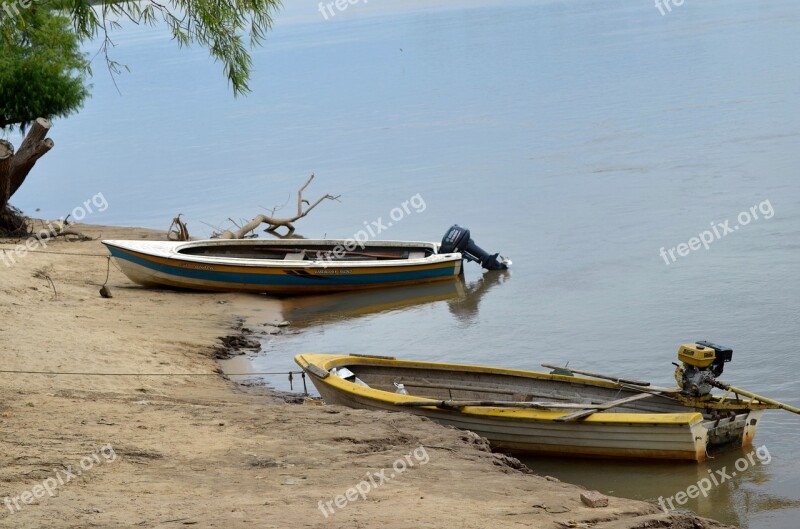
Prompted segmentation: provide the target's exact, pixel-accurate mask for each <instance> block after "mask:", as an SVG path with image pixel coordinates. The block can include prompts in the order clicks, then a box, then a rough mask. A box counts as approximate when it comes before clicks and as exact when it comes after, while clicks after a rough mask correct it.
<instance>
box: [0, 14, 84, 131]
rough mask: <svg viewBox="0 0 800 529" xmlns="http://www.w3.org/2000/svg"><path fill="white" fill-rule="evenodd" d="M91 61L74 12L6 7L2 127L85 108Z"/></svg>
mask: <svg viewBox="0 0 800 529" xmlns="http://www.w3.org/2000/svg"><path fill="white" fill-rule="evenodd" d="M87 66H88V63H87V60H86V56H85V55H84V53H83V52H82V51H81V49H80V40H79V39H78V37H77V35H76V34H75V32H74V30H73V29H72V27H71V25H70V19H69V18H67V17H65V16H62V15H58V14H56V12H54V11H53V10H51V9H49V8H46V7H44V6H41V5H37V4H32V5H31V6H30V7H29V8H28V9H25V10H24V11H20V13H19V15H18V16H15V17H12V16H8V15H7V14H6V13H0V128H2V129H8V128H12V127H15V126H19V127H20V128H23V129H24V128H25V127H26V126H27V125H29V124H30V123H31V122H33V121H34V120H35V119H36V118H37V117H46V118H54V117H65V116H67V115H69V114H71V113H73V112H75V111H76V110H78V109H80V107H81V105H82V104H83V101H84V99H86V97H87V96H88V95H89V92H88V88H87V85H86V75H87Z"/></svg>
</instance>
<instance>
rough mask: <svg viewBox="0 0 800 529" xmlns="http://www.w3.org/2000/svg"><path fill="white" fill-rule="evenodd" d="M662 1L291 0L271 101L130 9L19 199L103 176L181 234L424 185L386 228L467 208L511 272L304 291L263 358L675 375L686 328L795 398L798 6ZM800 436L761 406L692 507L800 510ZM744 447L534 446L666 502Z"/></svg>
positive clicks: (284, 362)
mask: <svg viewBox="0 0 800 529" xmlns="http://www.w3.org/2000/svg"><path fill="white" fill-rule="evenodd" d="M664 1H665V2H666V1H667V0H664ZM669 5H670V6H672V7H671V9H672V10H671V12H665V14H664V15H662V14H660V12H659V10H658V9H657V8H656V7H655V6H654V5H653V2H652V1H650V0H636V1H634V0H624V1H623V0H605V1H602V2H600V1H592V0H580V1H578V0H565V1H560V2H551V1H527V2H515V1H511V0H509V1H504V2H499V1H489V0H473V1H468V0H452V1H438V2H408V1H406V2H400V1H390V0H386V1H384V2H368V3H367V2H356V3H354V4H348V7H347V9H346V10H345V11H337V12H335V13H334V15H333V16H331V15H330V13H327V16H328V19H327V20H326V19H325V17H324V16H323V14H322V13H320V12H319V11H318V9H317V8H318V2H311V1H305V0H304V1H297V2H292V3H291V6H289V7H287V9H286V11H285V12H284V14H282V15H279V16H278V18H277V20H276V26H275V28H274V31H273V32H272V33H270V35H269V38H268V40H267V43H266V45H265V47H264V48H262V49H260V50H258V51H257V52H256V54H255V57H254V61H255V63H254V64H255V73H254V78H253V82H252V88H253V93H252V94H251V95H250V96H249V97H246V98H237V99H234V98H233V97H231V96H230V92H229V90H228V88H227V87H226V86H225V82H224V80H223V79H222V76H221V68H220V66H219V65H215V64H213V63H212V62H211V61H209V60H208V57H207V54H206V53H205V52H203V51H202V50H196V49H189V50H182V51H179V50H176V49H175V46H174V45H173V44H172V43H170V42H169V41H168V39H167V38H166V37H165V35H164V33H163V32H162V31H160V30H152V29H143V28H130V27H128V28H125V29H124V30H123V31H121V32H119V33H118V34H117V37H116V42H117V48H116V49H115V50H114V52H113V53H114V58H115V59H117V60H119V61H120V62H123V63H126V64H128V65H129V66H130V67H131V73H129V74H125V75H123V76H122V77H121V78H119V79H118V80H117V83H118V85H119V90H120V91H121V95H120V94H118V93H117V91H116V90H115V88H114V86H113V84H112V83H111V82H110V80H109V78H108V76H107V75H105V74H104V73H103V69H102V63H97V62H96V64H95V70H96V72H97V74H96V76H95V79H94V84H95V87H94V90H93V93H94V96H93V98H92V99H91V100H89V101H88V102H87V104H86V107H85V109H84V110H83V111H82V112H81V113H80V114H79V115H77V116H75V117H72V118H69V119H67V120H61V121H58V122H56V127H55V128H54V130H53V133H52V136H53V138H54V139H55V141H56V145H57V148H56V150H54V151H53V152H52V153H50V154H48V156H46V157H45V158H44V159H43V160H42V161H41V162H40V164H39V165H38V166H37V169H36V172H35V173H34V176H32V177H31V179H30V181H29V182H28V183H27V184H26V186H25V187H24V188H23V190H22V191H21V192H20V193H19V194H18V196H17V197H15V203H16V205H17V206H19V207H21V208H23V209H25V210H26V211H29V212H32V211H34V210H35V209H36V208H40V214H41V215H42V216H49V217H57V216H60V215H62V214H64V213H66V212H68V211H69V210H71V208H72V207H73V206H78V205H80V204H81V203H83V201H85V200H86V199H88V198H90V197H92V196H93V195H95V194H96V193H98V192H102V193H103V195H104V196H105V198H106V199H107V201H108V203H109V207H108V209H107V210H106V211H104V212H102V213H99V212H95V213H93V214H92V215H90V216H89V217H88V218H87V219H86V220H88V221H90V222H96V223H111V224H120V225H131V224H136V225H142V226H148V227H156V228H166V227H167V225H168V224H169V221H170V220H171V218H172V217H173V216H174V215H176V214H177V213H181V212H182V213H184V214H185V215H186V218H187V220H188V222H189V227H190V229H191V231H192V233H193V234H194V235H200V236H202V235H206V234H208V233H209V232H210V231H211V229H212V228H211V226H219V225H222V224H224V223H225V222H226V219H228V218H229V217H233V218H235V219H239V218H249V217H251V216H252V215H255V214H257V213H259V212H262V211H263V208H267V209H270V208H272V207H273V206H276V205H282V204H287V201H288V204H287V205H286V206H285V207H286V208H287V209H288V210H291V209H292V207H293V206H292V204H291V200H290V195H291V193H293V192H294V191H295V190H296V188H297V187H299V185H301V184H302V182H303V181H304V179H305V178H306V177H307V175H308V174H310V173H312V172H314V173H316V175H317V179H316V180H315V182H314V183H313V184H312V186H311V187H310V188H309V190H308V192H307V196H309V198H312V199H313V198H316V196H319V195H322V194H324V193H334V194H341V195H342V197H341V203H335V202H325V203H323V204H321V205H320V206H319V207H318V208H317V210H315V211H314V212H313V213H312V214H311V215H310V216H309V217H308V218H306V219H303V220H302V221H301V222H300V223H299V229H300V232H301V233H302V235H304V236H306V237H326V236H327V237H349V236H352V235H353V234H354V233H356V232H357V231H358V230H360V229H362V228H363V227H364V225H365V223H368V224H369V223H371V222H373V221H382V222H383V223H384V224H385V223H386V221H387V220H388V219H389V217H390V215H391V213H392V210H393V208H396V207H399V206H401V204H402V203H403V202H404V201H410V200H412V199H413V200H414V201H415V202H414V203H416V204H417V205H418V207H416V208H411V209H409V211H408V213H404V215H402V218H399V219H396V221H394V222H393V223H392V226H391V227H387V228H386V229H385V230H384V232H383V233H381V234H380V237H381V238H391V239H421V240H439V239H440V238H441V236H442V235H443V234H444V232H445V230H446V229H447V228H448V227H449V226H450V225H451V224H453V223H456V222H457V223H460V224H462V225H466V226H467V227H469V228H471V230H472V232H473V238H474V239H475V240H476V241H477V242H478V244H480V245H481V246H483V247H485V248H486V249H487V250H490V251H492V252H494V251H500V252H502V253H503V254H504V255H508V256H509V257H510V258H511V259H513V261H514V266H513V269H512V270H511V271H510V272H509V273H506V274H502V275H498V274H482V273H481V271H480V270H479V269H478V268H477V266H475V265H468V266H467V271H466V275H465V282H464V284H453V285H445V286H442V285H437V286H429V287H420V288H418V289H412V290H410V291H401V292H372V293H361V294H355V295H335V296H328V297H324V298H307V299H300V300H290V301H287V306H286V314H285V317H286V318H287V319H289V320H291V321H292V322H293V325H292V327H291V328H292V329H296V330H299V331H301V332H299V333H297V334H282V335H278V336H273V337H270V338H269V339H267V340H265V341H264V346H263V352H262V354H261V355H259V356H258V357H257V358H255V359H252V360H251V361H250V364H249V368H250V369H253V370H256V371H275V370H287V369H291V368H293V367H294V364H293V362H292V357H293V356H294V354H296V353H298V352H303V351H318V352H363V353H375V354H392V355H396V356H400V357H404V358H412V359H424V360H433V361H452V362H464V363H476V364H491V365H498V366H506V367H512V368H523V369H536V368H537V367H538V366H539V364H540V363H542V362H559V363H565V362H567V361H569V362H570V365H571V366H573V367H575V368H577V369H581V368H583V369H586V370H590V371H599V372H610V373H617V374H625V375H627V376H630V377H637V378H645V379H648V380H652V381H654V382H656V383H662V384H667V383H669V382H670V379H671V374H672V370H673V367H672V365H671V362H672V361H674V360H675V353H676V350H677V347H678V345H679V344H680V343H681V342H686V341H693V340H699V339H708V340H712V341H716V342H719V343H723V344H726V345H729V346H731V347H733V348H734V351H735V352H734V357H733V362H732V363H731V364H729V365H728V367H727V369H726V373H725V375H724V377H723V379H724V380H725V381H727V382H728V383H731V384H735V385H739V386H743V387H747V388H749V389H752V390H754V391H758V392H762V393H764V394H767V395H770V396H772V397H774V398H776V399H780V400H785V401H787V402H789V403H792V404H794V405H800V382H798V376H797V373H798V368H799V367H800V360H798V356H797V345H798V342H800V332H799V331H798V325H797V322H798V299H800V281H798V271H799V267H798V257H799V256H800V253H799V251H800V242H798V241H800V215H799V214H800V188H799V186H798V183H797V177H798V171H799V170H800V149H798V139H800V136H799V133H800V105H798V96H800V64H798V62H799V61H798V52H797V50H798V49H800V33H798V31H797V27H798V22H800V4H798V3H797V2H791V1H783V2H780V1H772V2H745V1H733V2H731V1H721V0H703V1H702V2H701V1H693V0H687V1H686V2H684V3H683V4H682V5H680V6H676V5H674V4H669ZM89 49H92V48H91V46H89ZM396 216H397V215H396ZM726 223H727V224H726ZM701 234H702V235H701ZM693 237H698V238H699V237H704V238H705V239H706V241H707V242H706V246H707V248H706V247H704V246H703V245H702V244H701V241H699V240H698V241H696V242H694V241H693V240H692V238H693ZM682 243H683V244H682ZM689 244H691V245H692V247H694V248H695V249H692V248H690V247H689ZM662 247H663V249H664V250H663V253H662V252H661V249H662ZM670 251H671V252H672V254H671V255H670ZM268 382H270V383H271V384H272V385H274V386H276V387H278V388H281V389H285V388H286V383H285V381H284V380H283V379H282V378H274V379H268ZM798 431H800V420H798V418H797V417H795V416H793V415H790V414H789V413H785V412H780V413H778V412H768V413H767V415H766V417H765V420H764V421H763V424H762V425H761V427H760V430H759V434H758V436H757V437H756V445H757V446H761V445H764V446H765V447H766V450H768V451H769V454H770V457H771V461H770V463H769V464H761V463H760V461H759V460H756V461H757V463H758V464H755V465H751V466H750V468H748V469H747V470H746V471H743V472H740V473H739V474H738V475H737V476H736V477H735V478H732V479H730V480H728V481H727V482H726V483H724V484H721V485H720V486H719V487H715V488H714V490H713V491H712V492H711V494H710V495H709V497H708V498H702V497H701V498H700V499H697V500H690V502H689V503H688V507H689V508H691V509H693V510H696V511H697V512H698V513H700V514H701V515H704V516H710V517H713V518H717V519H720V520H723V521H725V522H728V523H734V524H737V525H739V526H741V527H745V528H759V529H785V528H787V527H794V526H796V520H797V518H798V516H800V462H798V460H797V457H796V455H797V453H798V448H800V441H798V437H797V433H798ZM743 455H745V453H744V452H742V453H738V452H736V453H731V454H727V455H724V456H720V457H718V458H717V459H714V460H713V461H711V462H709V463H707V464H703V465H700V466H697V465H675V464H670V465H657V464H642V463H625V464H621V463H617V462H614V463H605V462H597V461H566V460H530V461H528V463H529V464H530V465H531V466H532V467H533V468H534V469H535V470H536V471H537V472H541V473H546V474H551V475H554V476H557V477H560V478H563V479H565V480H568V481H572V482H577V483H582V484H584V485H586V486H589V487H592V488H597V489H599V490H601V491H604V492H607V493H611V494H616V495H622V496H629V497H633V498H641V499H649V500H653V501H657V499H658V498H659V497H660V496H663V497H669V496H673V495H674V494H676V493H677V492H679V491H682V490H686V489H687V487H689V486H690V485H693V484H695V483H696V482H697V481H698V480H700V479H701V478H703V477H704V476H707V475H708V470H709V469H720V468H722V467H723V466H728V467H729V468H733V465H734V464H735V462H736V459H737V458H738V457H741V456H743Z"/></svg>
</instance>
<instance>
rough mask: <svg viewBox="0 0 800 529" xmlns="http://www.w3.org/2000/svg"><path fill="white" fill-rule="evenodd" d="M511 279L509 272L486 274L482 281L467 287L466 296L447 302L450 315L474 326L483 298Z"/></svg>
mask: <svg viewBox="0 0 800 529" xmlns="http://www.w3.org/2000/svg"><path fill="white" fill-rule="evenodd" d="M510 278H511V272H510V271H508V270H497V271H493V272H484V273H483V274H482V275H481V277H480V279H478V280H477V281H472V282H470V283H469V285H467V286H466V287H465V288H466V292H465V295H463V296H461V297H459V298H458V299H454V300H451V301H448V302H447V306H448V309H449V310H450V314H452V315H453V316H455V317H456V319H457V320H459V321H460V322H461V323H463V324H468V325H471V324H474V323H476V321H477V317H478V308H479V306H480V303H481V298H482V297H483V296H484V295H485V294H486V293H487V292H488V291H489V290H491V289H492V288H494V287H495V286H497V285H501V284H503V283H505V282H506V281H508V280H509V279H510Z"/></svg>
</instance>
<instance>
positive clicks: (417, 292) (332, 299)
mask: <svg viewBox="0 0 800 529" xmlns="http://www.w3.org/2000/svg"><path fill="white" fill-rule="evenodd" d="M466 293H467V287H466V283H465V281H464V278H463V277H462V276H458V277H454V278H453V279H452V280H449V281H437V282H435V283H426V284H422V285H415V286H408V287H397V288H380V289H372V290H364V291H361V292H342V293H336V294H321V295H317V296H303V297H296V298H287V299H285V300H284V315H285V316H286V317H287V319H289V320H291V321H292V322H294V326H295V327H300V328H302V327H309V326H312V325H315V324H319V323H333V322H338V321H343V320H348V319H353V318H359V317H362V316H367V315H370V314H378V313H381V312H386V311H392V310H402V309H406V308H410V307H416V306H420V305H425V304H427V303H433V302H437V301H446V300H454V299H461V298H463V297H464V296H466Z"/></svg>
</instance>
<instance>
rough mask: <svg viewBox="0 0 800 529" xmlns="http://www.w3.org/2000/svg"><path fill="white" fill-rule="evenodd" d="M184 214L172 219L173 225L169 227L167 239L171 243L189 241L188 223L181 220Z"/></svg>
mask: <svg viewBox="0 0 800 529" xmlns="http://www.w3.org/2000/svg"><path fill="white" fill-rule="evenodd" d="M182 215H183V213H178V216H177V217H175V218H174V219H172V224H170V225H169V230H167V239H169V240H170V241H188V240H189V228H188V227H187V226H186V223H185V222H183V220H181V216H182Z"/></svg>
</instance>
